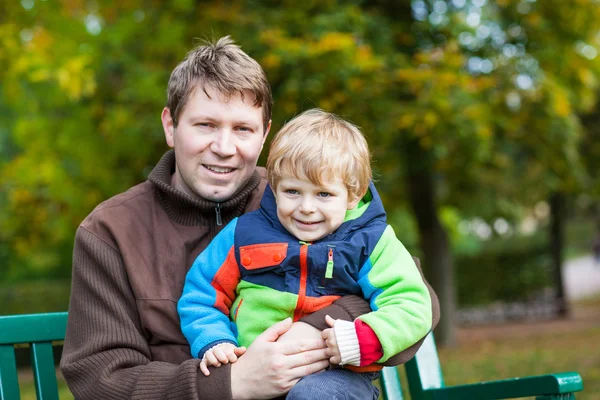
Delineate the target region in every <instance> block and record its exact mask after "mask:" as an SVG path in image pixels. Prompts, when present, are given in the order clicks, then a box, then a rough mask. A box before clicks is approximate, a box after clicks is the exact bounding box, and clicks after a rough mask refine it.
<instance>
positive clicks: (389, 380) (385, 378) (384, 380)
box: [381, 367, 404, 400]
mask: <svg viewBox="0 0 600 400" xmlns="http://www.w3.org/2000/svg"><path fill="white" fill-rule="evenodd" d="M381 391H382V392H383V398H384V399H385V400H403V399H404V397H402V388H401V387H400V377H399V376H398V370H397V369H396V367H385V368H384V369H383V370H381Z"/></svg>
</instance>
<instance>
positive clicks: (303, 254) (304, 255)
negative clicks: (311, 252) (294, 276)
mask: <svg viewBox="0 0 600 400" xmlns="http://www.w3.org/2000/svg"><path fill="white" fill-rule="evenodd" d="M307 259H308V243H302V246H301V247H300V288H299V290H298V303H296V309H295V310H294V321H298V320H299V319H300V318H302V317H303V316H304V312H303V308H304V301H305V300H306V278H307V276H308V264H307Z"/></svg>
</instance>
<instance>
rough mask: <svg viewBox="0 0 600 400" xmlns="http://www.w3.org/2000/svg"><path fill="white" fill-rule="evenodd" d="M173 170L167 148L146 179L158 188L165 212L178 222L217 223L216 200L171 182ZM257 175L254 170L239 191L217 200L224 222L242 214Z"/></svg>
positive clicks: (255, 185) (173, 157)
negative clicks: (193, 192) (187, 190)
mask: <svg viewBox="0 0 600 400" xmlns="http://www.w3.org/2000/svg"><path fill="white" fill-rule="evenodd" d="M174 172H175V152H174V151H173V150H169V151H167V152H166V153H165V154H164V155H163V156H162V158H161V159H160V161H159V162H158V164H156V166H155V167H154V169H153V170H152V172H150V174H149V175H148V180H149V181H150V182H152V183H154V185H156V187H157V189H158V191H157V192H158V196H159V199H160V204H161V206H162V208H163V209H164V210H165V212H166V213H167V215H169V217H170V218H171V219H172V220H173V221H174V222H176V223H178V224H181V225H207V224H209V223H213V224H214V223H216V215H217V213H216V207H217V203H215V202H214V201H210V200H205V199H201V198H195V197H192V196H190V195H188V194H187V193H184V192H182V191H181V190H178V189H176V188H175V187H173V186H172V185H171V175H173V173H174ZM259 183H260V176H259V174H258V172H257V171H254V173H253V174H252V176H251V177H250V180H249V181H248V183H247V184H246V186H244V187H242V188H241V189H240V190H238V191H237V192H236V193H235V194H234V195H233V196H232V197H231V198H230V199H228V200H226V201H224V202H222V203H219V204H220V212H221V218H222V221H223V225H226V224H227V223H228V222H229V221H231V220H232V219H233V218H235V217H239V216H240V215H242V214H243V213H244V210H245V208H246V204H247V203H248V200H249V199H250V196H251V193H252V192H253V191H254V190H255V189H256V188H257V187H258V185H259Z"/></svg>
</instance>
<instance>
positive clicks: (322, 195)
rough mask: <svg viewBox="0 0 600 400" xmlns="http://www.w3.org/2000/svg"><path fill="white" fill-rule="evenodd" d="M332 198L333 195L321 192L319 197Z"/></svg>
mask: <svg viewBox="0 0 600 400" xmlns="http://www.w3.org/2000/svg"><path fill="white" fill-rule="evenodd" d="M329 196H331V193H329V192H319V197H329Z"/></svg>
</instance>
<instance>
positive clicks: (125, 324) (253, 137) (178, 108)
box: [61, 38, 437, 399]
mask: <svg viewBox="0 0 600 400" xmlns="http://www.w3.org/2000/svg"><path fill="white" fill-rule="evenodd" d="M167 92H168V99H167V106H166V107H165V108H164V110H163V112H162V116H161V119H162V124H163V128H164V132H165V137H166V141H167V144H168V145H169V146H170V147H172V148H173V150H171V151H169V152H167V153H166V154H165V155H164V156H163V157H162V159H161V160H160V161H159V163H158V164H157V165H156V167H155V168H154V169H153V171H152V172H151V173H150V175H149V176H148V180H147V181H146V182H144V183H142V184H140V185H137V186H134V187H133V188H131V189H129V190H128V191H127V192H125V193H122V194H119V195H117V196H115V197H113V198H111V199H109V200H107V201H105V202H104V203H102V204H100V205H99V206H98V207H96V209H95V210H94V211H93V212H92V213H91V214H90V215H89V216H88V217H87V218H86V219H85V220H84V221H83V222H82V224H81V225H80V227H79V229H78V230H77V234H76V238H75V248H74V254H73V280H72V291H71V303H70V306H69V322H68V326H67V335H66V338H65V344H64V350H63V356H62V360H61V369H62V372H63V374H64V376H65V378H66V380H67V383H68V384H69V388H70V389H71V391H72V392H73V393H74V395H75V397H76V398H77V399H93V398H98V399H134V398H139V399H163V398H164V399H166V398H173V399H217V398H218V399H245V398H273V397H276V396H280V395H282V394H285V393H286V392H287V391H289V389H290V388H291V387H292V386H293V385H294V384H295V383H296V382H297V381H298V380H299V379H300V378H302V377H303V376H306V375H308V374H311V373H314V372H318V371H321V370H323V369H324V368H326V367H327V366H328V364H329V363H328V361H327V358H328V357H327V354H326V350H325V345H324V343H323V340H322V339H321V338H320V334H319V331H318V330H317V329H315V328H314V327H318V328H320V329H323V328H326V324H325V321H324V315H325V314H326V313H327V314H329V315H331V316H332V317H334V318H341V319H346V320H352V319H353V318H354V317H356V316H358V315H360V314H362V313H365V312H368V311H369V307H368V304H366V302H364V301H363V300H362V299H359V298H357V297H353V296H348V297H345V298H342V299H340V300H338V301H337V302H336V303H334V304H333V305H332V306H330V307H328V308H326V309H324V310H323V312H321V313H315V314H312V315H311V316H309V317H306V319H304V320H303V321H306V322H308V323H309V324H311V325H313V326H314V327H312V326H310V325H308V324H306V323H304V322H296V323H294V325H293V326H291V322H290V321H282V322H280V323H278V324H275V325H274V326H272V327H271V328H270V329H268V330H267V331H266V332H264V333H263V334H262V335H261V336H260V337H259V338H257V339H256V341H255V342H254V343H253V344H252V345H251V346H250V347H249V348H248V349H247V351H246V353H245V354H244V355H243V356H242V357H240V359H239V360H238V361H237V362H236V363H235V364H232V365H227V366H224V367H221V368H216V369H213V370H212V372H211V374H210V376H204V375H203V374H202V373H201V372H200V371H199V369H198V364H199V362H200V360H197V359H192V358H191V356H190V354H189V347H188V345H187V342H186V340H185V338H184V337H183V335H182V333H181V330H180V327H179V319H178V317H177V310H176V305H177V300H178V299H179V297H180V295H181V291H182V288H183V283H184V279H185V275H186V273H187V271H188V269H189V268H190V266H191V265H192V263H193V261H194V259H195V258H196V257H197V256H198V254H199V253H200V252H201V251H202V250H203V249H204V248H205V247H206V246H207V245H208V243H209V242H210V241H211V240H212V239H213V238H214V236H215V235H216V234H217V233H218V232H219V231H220V229H222V228H223V227H224V226H225V225H226V224H227V223H228V222H229V221H231V220H232V219H233V218H234V217H237V216H240V215H241V214H243V213H245V212H249V211H252V210H255V209H257V208H258V206H259V202H260V199H261V196H262V192H263V190H264V188H265V185H266V181H265V173H264V169H262V168H257V167H256V162H257V159H258V156H259V154H260V152H261V150H262V147H263V144H264V142H265V140H266V137H267V134H268V132H269V129H270V125H271V104H272V98H271V89H270V86H269V84H268V82H267V79H266V76H265V74H264V72H263V70H262V68H261V67H260V66H259V65H258V63H257V62H256V61H255V60H253V59H252V58H250V57H249V56H248V55H247V54H245V53H244V52H243V51H241V49H240V48H239V47H238V46H236V45H234V44H233V42H232V41H231V40H230V39H229V38H222V39H220V40H219V41H217V42H216V43H214V44H206V45H203V46H200V47H198V48H196V49H194V50H193V51H191V52H190V53H189V54H188V55H187V57H186V58H185V60H183V61H182V62H181V63H180V64H179V65H178V66H177V67H176V68H175V70H174V71H173V73H172V74H171V78H170V79H169V84H168V90H167ZM432 300H434V301H433V303H434V304H435V306H437V298H435V295H434V294H433V293H432ZM435 306H434V308H435ZM434 315H435V312H434ZM435 323H437V321H436V320H434V324H435ZM278 339H279V340H278ZM419 345H420V342H419V343H417V344H416V345H415V346H413V348H411V349H409V350H407V351H406V352H404V353H401V354H400V355H399V356H400V357H404V358H401V360H406V359H407V358H410V356H411V355H413V354H414V352H415V351H416V349H417V348H418V346H419Z"/></svg>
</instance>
